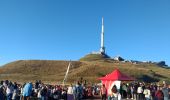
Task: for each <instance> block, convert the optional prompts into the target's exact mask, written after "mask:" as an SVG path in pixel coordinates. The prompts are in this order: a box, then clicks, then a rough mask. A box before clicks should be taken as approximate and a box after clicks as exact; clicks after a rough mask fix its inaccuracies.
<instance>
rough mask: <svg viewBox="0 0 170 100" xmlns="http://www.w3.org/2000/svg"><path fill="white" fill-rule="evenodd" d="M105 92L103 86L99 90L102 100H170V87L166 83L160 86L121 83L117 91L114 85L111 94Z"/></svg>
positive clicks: (142, 83)
mask: <svg viewBox="0 0 170 100" xmlns="http://www.w3.org/2000/svg"><path fill="white" fill-rule="evenodd" d="M107 92H108V91H107V89H106V87H105V85H104V84H103V86H102V88H101V96H102V100H107V99H108V100H121V99H128V100H129V99H132V100H170V85H169V86H168V84H166V83H164V84H162V85H159V84H153V83H150V84H148V83H147V84H146V83H144V82H141V83H139V82H132V83H122V84H121V85H120V87H119V89H118V87H116V85H114V86H113V87H112V88H111V93H107ZM106 96H107V97H106Z"/></svg>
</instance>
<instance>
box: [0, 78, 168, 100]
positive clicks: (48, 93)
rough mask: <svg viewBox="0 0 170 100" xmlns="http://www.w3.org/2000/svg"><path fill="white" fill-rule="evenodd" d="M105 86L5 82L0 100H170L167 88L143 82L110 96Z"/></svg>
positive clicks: (123, 86)
mask: <svg viewBox="0 0 170 100" xmlns="http://www.w3.org/2000/svg"><path fill="white" fill-rule="evenodd" d="M108 91H109V90H107V88H106V87H105V85H104V84H103V85H87V84H84V83H81V82H79V81H78V82H77V83H76V84H73V85H72V84H71V85H51V84H44V83H42V82H41V81H35V82H34V83H32V82H28V83H24V84H18V83H16V82H11V81H8V80H5V81H1V82H0V100H61V99H62V100H82V99H93V96H94V95H95V96H96V95H97V96H98V97H100V99H102V100H122V99H132V100H170V85H169V86H168V85H167V84H166V83H164V84H162V85H159V84H153V83H152V84H148V83H147V84H146V83H144V82H140V83H139V82H131V83H121V85H120V87H117V86H116V85H114V86H113V87H112V88H111V93H108Z"/></svg>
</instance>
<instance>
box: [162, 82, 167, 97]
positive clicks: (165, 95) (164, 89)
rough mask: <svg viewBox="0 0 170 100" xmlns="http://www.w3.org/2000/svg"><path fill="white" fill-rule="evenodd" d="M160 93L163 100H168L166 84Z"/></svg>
mask: <svg viewBox="0 0 170 100" xmlns="http://www.w3.org/2000/svg"><path fill="white" fill-rule="evenodd" d="M162 92H163V94H164V100H168V98H169V92H168V87H167V85H166V84H164V87H163V88H162Z"/></svg>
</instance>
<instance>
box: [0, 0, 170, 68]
mask: <svg viewBox="0 0 170 100" xmlns="http://www.w3.org/2000/svg"><path fill="white" fill-rule="evenodd" d="M169 5H170V0H0V65H1V66H2V65H4V64H6V63H9V62H12V61H16V60H34V59H35V60H37V59H38V60H79V59H80V58H81V57H83V56H85V55H86V54H89V53H90V52H92V51H99V49H100V34H101V19H102V17H104V27H105V43H104V44H105V48H106V53H107V54H108V55H109V56H111V57H115V56H118V55H119V56H121V57H123V58H124V59H126V60H139V61H155V62H157V61H166V64H168V65H170V45H169V44H170V6H169Z"/></svg>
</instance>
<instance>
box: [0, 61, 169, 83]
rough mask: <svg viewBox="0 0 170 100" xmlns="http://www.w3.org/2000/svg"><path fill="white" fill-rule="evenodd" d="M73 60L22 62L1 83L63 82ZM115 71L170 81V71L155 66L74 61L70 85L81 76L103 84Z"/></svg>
mask: <svg viewBox="0 0 170 100" xmlns="http://www.w3.org/2000/svg"><path fill="white" fill-rule="evenodd" d="M68 64H69V61H51V60H19V61H15V62H11V63H8V64H6V65H4V66H3V67H1V68H0V80H1V79H3V80H6V79H9V80H13V81H20V82H25V81H35V80H42V81H45V82H62V80H63V78H64V75H65V72H66V70H67V67H68ZM115 68H118V69H120V71H122V73H125V74H128V75H130V76H133V77H135V78H137V79H139V80H144V81H161V80H170V69H166V68H162V67H158V66H156V65H154V64H132V63H122V62H114V61H110V60H108V61H72V66H71V68H70V71H69V75H68V79H67V81H68V82H74V81H76V80H78V79H80V77H83V79H85V80H87V81H88V82H100V81H99V80H97V78H98V77H101V76H104V75H106V74H108V73H110V72H112V71H113V70H114V69H115Z"/></svg>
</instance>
